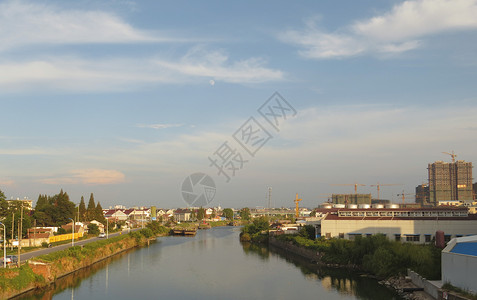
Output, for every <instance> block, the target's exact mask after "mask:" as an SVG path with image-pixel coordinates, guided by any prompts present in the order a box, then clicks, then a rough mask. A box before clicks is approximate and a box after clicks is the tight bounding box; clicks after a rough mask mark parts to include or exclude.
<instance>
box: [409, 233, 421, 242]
mask: <svg viewBox="0 0 477 300" xmlns="http://www.w3.org/2000/svg"><path fill="white" fill-rule="evenodd" d="M420 240H421V236H420V235H418V234H413V235H406V242H419V241H420Z"/></svg>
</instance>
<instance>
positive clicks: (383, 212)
mask: <svg viewBox="0 0 477 300" xmlns="http://www.w3.org/2000/svg"><path fill="white" fill-rule="evenodd" d="M317 215H321V216H322V218H321V220H320V221H318V222H314V225H315V227H316V229H317V234H318V235H321V236H323V237H326V238H344V239H350V240H352V239H354V238H356V237H357V236H368V235H375V234H384V235H386V237H387V238H388V239H390V240H394V241H402V242H413V243H430V242H432V241H433V240H434V239H435V236H436V231H443V232H444V238H445V241H446V242H448V241H450V240H451V239H452V238H455V237H462V236H468V235H477V215H473V214H469V213H468V209H467V208H465V207H432V208H369V209H350V208H342V209H338V208H332V209H318V211H317Z"/></svg>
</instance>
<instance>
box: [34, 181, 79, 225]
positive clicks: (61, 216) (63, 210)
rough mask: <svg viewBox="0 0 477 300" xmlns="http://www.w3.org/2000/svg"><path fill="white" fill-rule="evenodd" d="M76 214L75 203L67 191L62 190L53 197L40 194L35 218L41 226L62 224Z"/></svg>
mask: <svg viewBox="0 0 477 300" xmlns="http://www.w3.org/2000/svg"><path fill="white" fill-rule="evenodd" d="M74 214H75V204H74V203H73V202H71V201H70V197H69V196H68V194H67V193H65V192H63V190H61V191H60V193H59V194H56V195H54V196H53V197H50V196H47V195H40V196H39V197H38V202H37V204H36V206H35V212H34V214H33V218H34V219H36V220H37V225H39V226H61V225H64V224H67V223H69V222H70V218H71V219H73V218H74Z"/></svg>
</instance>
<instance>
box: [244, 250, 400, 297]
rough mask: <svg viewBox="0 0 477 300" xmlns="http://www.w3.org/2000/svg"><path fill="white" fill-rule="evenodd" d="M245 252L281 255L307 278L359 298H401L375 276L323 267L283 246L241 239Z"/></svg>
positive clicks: (268, 255)
mask: <svg viewBox="0 0 477 300" xmlns="http://www.w3.org/2000/svg"><path fill="white" fill-rule="evenodd" d="M242 248H243V251H244V253H246V254H247V255H257V256H258V257H260V258H261V259H263V260H269V259H270V257H279V258H281V259H284V260H285V261H286V262H287V263H289V264H292V265H294V266H295V267H296V268H298V269H299V270H300V271H301V272H302V274H303V275H304V277H305V278H306V280H309V281H314V282H316V283H317V284H320V285H321V286H322V287H323V288H324V289H325V290H327V291H330V292H331V291H338V292H339V293H340V294H342V295H349V296H354V297H356V298H357V299H366V300H370V299H395V300H397V299H402V298H401V297H399V295H398V294H397V293H395V291H393V290H390V289H388V288H386V287H384V286H381V285H379V284H378V282H377V281H376V280H375V279H372V278H369V277H367V276H364V275H361V274H359V273H357V272H351V271H349V270H344V269H337V268H326V267H320V266H318V265H316V264H313V263H310V261H309V260H307V259H305V258H303V257H301V256H298V255H295V254H293V253H290V252H288V251H285V250H283V249H281V248H277V247H274V246H266V245H255V244H250V243H242Z"/></svg>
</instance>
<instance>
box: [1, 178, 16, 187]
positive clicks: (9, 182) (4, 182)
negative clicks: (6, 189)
mask: <svg viewBox="0 0 477 300" xmlns="http://www.w3.org/2000/svg"><path fill="white" fill-rule="evenodd" d="M14 184H15V181H13V180H11V179H0V186H12V185H14Z"/></svg>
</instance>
